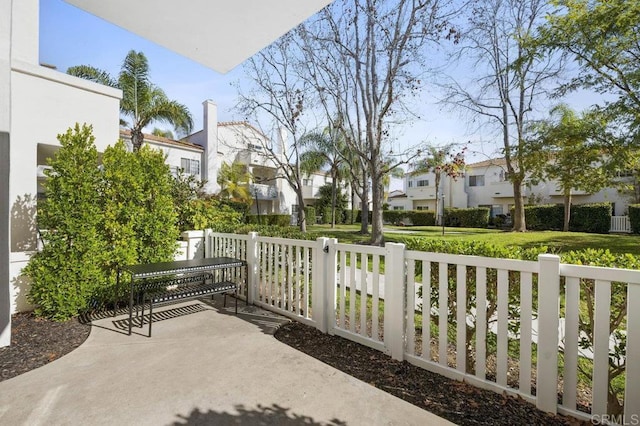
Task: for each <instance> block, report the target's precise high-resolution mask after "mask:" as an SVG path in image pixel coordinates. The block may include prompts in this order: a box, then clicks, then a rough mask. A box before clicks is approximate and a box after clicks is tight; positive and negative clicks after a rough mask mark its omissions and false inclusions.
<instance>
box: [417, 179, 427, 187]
mask: <svg viewBox="0 0 640 426" xmlns="http://www.w3.org/2000/svg"><path fill="white" fill-rule="evenodd" d="M418 186H429V181H428V180H426V179H423V180H419V181H418Z"/></svg>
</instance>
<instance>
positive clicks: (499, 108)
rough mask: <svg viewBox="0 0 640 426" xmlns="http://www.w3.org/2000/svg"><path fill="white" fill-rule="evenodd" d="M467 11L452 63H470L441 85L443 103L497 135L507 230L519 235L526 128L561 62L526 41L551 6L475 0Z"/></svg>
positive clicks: (541, 0) (527, 0) (539, 1)
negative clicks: (505, 180)
mask: <svg viewBox="0 0 640 426" xmlns="http://www.w3.org/2000/svg"><path fill="white" fill-rule="evenodd" d="M467 10H468V14H467V15H465V16H466V17H468V24H467V25H468V27H467V28H466V30H465V31H464V32H463V34H462V36H461V39H460V47H459V48H457V53H456V59H458V60H460V61H463V62H465V64H466V63H467V61H471V64H470V65H469V69H470V71H469V72H468V73H467V74H466V77H465V78H464V79H463V78H456V79H453V78H452V79H451V82H450V83H447V84H445V85H444V88H445V90H446V92H447V95H446V97H445V99H444V102H446V103H447V104H449V105H452V106H454V107H455V108H459V109H460V110H462V111H464V112H466V113H468V114H469V115H470V116H471V118H472V119H473V121H474V122H475V121H476V120H477V122H478V123H481V125H488V126H489V128H493V129H496V131H497V132H498V133H499V134H500V136H501V139H502V143H501V148H502V153H503V155H504V159H505V162H506V169H507V172H508V175H509V178H510V181H511V183H512V185H513V198H514V216H513V229H514V230H515V231H525V230H526V222H525V216H524V199H523V192H522V184H523V182H524V180H525V177H526V169H525V165H524V156H523V152H524V148H525V145H526V129H527V127H528V125H529V123H531V122H532V121H533V119H534V117H533V114H534V112H535V108H536V107H539V103H540V101H546V100H547V99H548V96H549V95H550V92H551V90H552V85H555V84H556V81H557V79H558V76H559V73H560V72H561V70H562V69H563V64H564V63H563V60H562V59H563V58H562V56H561V55H543V54H541V51H542V49H541V48H540V46H538V45H537V44H535V43H532V40H533V39H535V38H536V37H537V35H538V33H537V29H538V26H539V25H541V24H542V23H543V19H544V17H545V16H546V14H547V13H549V12H551V8H550V6H549V4H548V3H547V1H546V0H477V1H473V2H471V3H470V7H469V8H467Z"/></svg>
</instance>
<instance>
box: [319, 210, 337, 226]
mask: <svg viewBox="0 0 640 426" xmlns="http://www.w3.org/2000/svg"><path fill="white" fill-rule="evenodd" d="M337 216H338V212H336V217H337ZM336 222H337V220H336ZM322 223H323V224H324V225H330V224H331V207H325V208H323V209H322Z"/></svg>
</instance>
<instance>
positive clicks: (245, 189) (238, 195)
mask: <svg viewBox="0 0 640 426" xmlns="http://www.w3.org/2000/svg"><path fill="white" fill-rule="evenodd" d="M251 179H252V177H251V173H250V172H248V171H247V168H246V166H245V165H244V164H241V163H238V162H233V163H232V164H228V163H222V165H221V166H220V172H219V173H218V180H217V182H218V185H220V197H222V198H226V199H228V200H233V201H240V202H243V203H247V204H249V203H250V202H251V192H250V191H249V181H250V180H251Z"/></svg>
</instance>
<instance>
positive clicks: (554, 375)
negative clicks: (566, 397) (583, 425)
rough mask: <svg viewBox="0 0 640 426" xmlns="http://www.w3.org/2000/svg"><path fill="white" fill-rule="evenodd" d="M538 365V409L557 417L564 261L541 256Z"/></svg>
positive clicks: (554, 257)
mask: <svg viewBox="0 0 640 426" xmlns="http://www.w3.org/2000/svg"><path fill="white" fill-rule="evenodd" d="M538 264H539V267H540V273H539V274H538V363H537V364H538V365H537V376H536V377H537V379H536V388H537V389H536V406H537V407H538V409H540V410H543V411H546V412H548V413H553V414H555V413H556V412H557V408H558V400H557V398H558V396H557V395H558V325H559V315H560V258H559V257H558V256H556V255H553V254H541V255H539V256H538Z"/></svg>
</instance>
